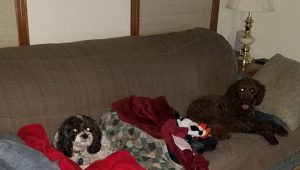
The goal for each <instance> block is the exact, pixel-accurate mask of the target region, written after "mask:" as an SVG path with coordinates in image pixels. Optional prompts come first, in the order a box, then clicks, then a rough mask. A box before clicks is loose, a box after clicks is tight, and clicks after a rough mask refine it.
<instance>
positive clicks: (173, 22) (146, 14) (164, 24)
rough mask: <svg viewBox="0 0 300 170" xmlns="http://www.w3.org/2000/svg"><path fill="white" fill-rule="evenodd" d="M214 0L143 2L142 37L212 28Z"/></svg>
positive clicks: (141, 15) (144, 0) (156, 0)
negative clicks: (191, 29) (195, 28)
mask: <svg viewBox="0 0 300 170" xmlns="http://www.w3.org/2000/svg"><path fill="white" fill-rule="evenodd" d="M211 10H212V0H141V1H140V18H139V22H140V31H139V34H140V35H149V34H159V33H167V32H173V31H180V30H185V29H190V28H194V27H204V28H209V27H210V19H211Z"/></svg>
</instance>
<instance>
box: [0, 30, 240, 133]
mask: <svg viewBox="0 0 300 170" xmlns="http://www.w3.org/2000/svg"><path fill="white" fill-rule="evenodd" d="M234 61H235V58H234V55H233V52H232V48H231V47H230V45H229V44H228V43H227V41H226V40H225V39H224V38H223V37H222V36H220V35H218V34H216V33H214V32H210V31H208V30H206V29H200V28H199V29H193V30H188V31H184V32H178V33H169V34H162V35H154V36H145V37H122V38H113V39H105V40H89V41H80V42H72V43H64V44H45V45H34V46H29V47H20V48H2V49H0V118H1V119H0V132H4V131H12V132H15V131H17V130H18V129H19V128H20V127H21V126H24V125H26V124H30V123H41V124H42V125H43V126H44V127H45V128H46V130H47V132H48V134H49V136H53V133H54V132H55V131H56V130H57V128H58V126H59V124H60V123H61V122H62V121H63V120H64V119H65V118H66V117H67V116H70V115H73V114H86V115H90V116H92V117H94V118H99V117H100V114H101V113H103V112H104V111H105V110H106V109H108V108H109V107H110V106H111V103H112V102H113V101H116V100H119V99H121V98H124V97H127V96H129V95H140V96H149V97H156V96H166V97H167V100H168V101H169V103H170V105H171V106H172V107H174V108H175V109H177V110H178V111H180V112H181V113H182V114H184V112H185V110H186V108H187V106H188V104H189V103H190V102H191V101H192V100H194V99H196V98H197V97H199V96H200V95H204V94H211V93H214V94H220V93H223V92H224V91H225V89H226V88H227V87H228V86H229V84H230V83H232V82H233V81H234V79H235V77H236V73H237V67H236V63H235V62H234Z"/></svg>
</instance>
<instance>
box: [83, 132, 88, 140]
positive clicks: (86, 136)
mask: <svg viewBox="0 0 300 170" xmlns="http://www.w3.org/2000/svg"><path fill="white" fill-rule="evenodd" d="M81 137H82V138H83V139H87V138H88V137H89V136H88V135H87V134H86V133H84V134H82V135H81Z"/></svg>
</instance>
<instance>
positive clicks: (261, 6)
mask: <svg viewBox="0 0 300 170" xmlns="http://www.w3.org/2000/svg"><path fill="white" fill-rule="evenodd" d="M226 7H227V8H229V9H232V10H237V11H250V12H269V11H274V4H273V0H228V3H227V6H226Z"/></svg>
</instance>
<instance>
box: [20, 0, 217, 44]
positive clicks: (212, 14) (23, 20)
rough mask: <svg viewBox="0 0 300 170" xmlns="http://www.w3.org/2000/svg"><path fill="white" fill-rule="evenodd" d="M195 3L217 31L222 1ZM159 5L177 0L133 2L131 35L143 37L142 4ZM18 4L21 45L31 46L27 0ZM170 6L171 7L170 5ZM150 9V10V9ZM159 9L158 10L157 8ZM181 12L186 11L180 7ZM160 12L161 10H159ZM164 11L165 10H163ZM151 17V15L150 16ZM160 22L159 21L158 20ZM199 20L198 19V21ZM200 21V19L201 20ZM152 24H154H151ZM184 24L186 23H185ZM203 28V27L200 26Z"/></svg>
mask: <svg viewBox="0 0 300 170" xmlns="http://www.w3.org/2000/svg"><path fill="white" fill-rule="evenodd" d="M189 1H195V2H197V1H198V3H199V4H204V5H205V6H199V9H201V10H203V9H204V10H203V11H206V13H204V14H202V16H201V17H202V18H204V19H206V20H207V22H208V24H209V25H206V26H204V27H209V29H210V30H212V31H216V30H217V23H218V13H219V4H220V0H189ZM153 2H154V3H157V4H154V5H156V7H159V8H164V6H160V4H159V3H163V4H167V3H169V2H171V3H173V2H175V0H171V1H170V0H155V1H153V0H131V35H132V36H138V35H141V29H140V28H141V27H143V24H144V21H145V20H144V18H143V16H144V13H143V12H144V11H147V10H144V8H142V9H141V7H143V6H141V5H142V4H145V3H148V4H149V3H150V5H152V4H151V3H153ZM176 2H177V3H178V2H180V3H182V2H188V1H187V0H176ZM15 4H16V16H17V25H18V35H19V45H20V46H22V45H29V44H30V41H29V30H28V15H27V2H26V0H15ZM168 6H169V5H168ZM149 9H150V8H149ZM155 9H157V8H155ZM178 9H180V11H181V12H182V11H184V9H181V7H179V8H178ZM158 10H159V9H158ZM161 11H163V10H161ZM148 14H149V12H148ZM150 15H151V14H150ZM158 20H159V19H158ZM196 20H197V19H196ZM199 20H200V19H199ZM150 24H152V23H150ZM183 24H184V23H183ZM200 26H201V25H200Z"/></svg>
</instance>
